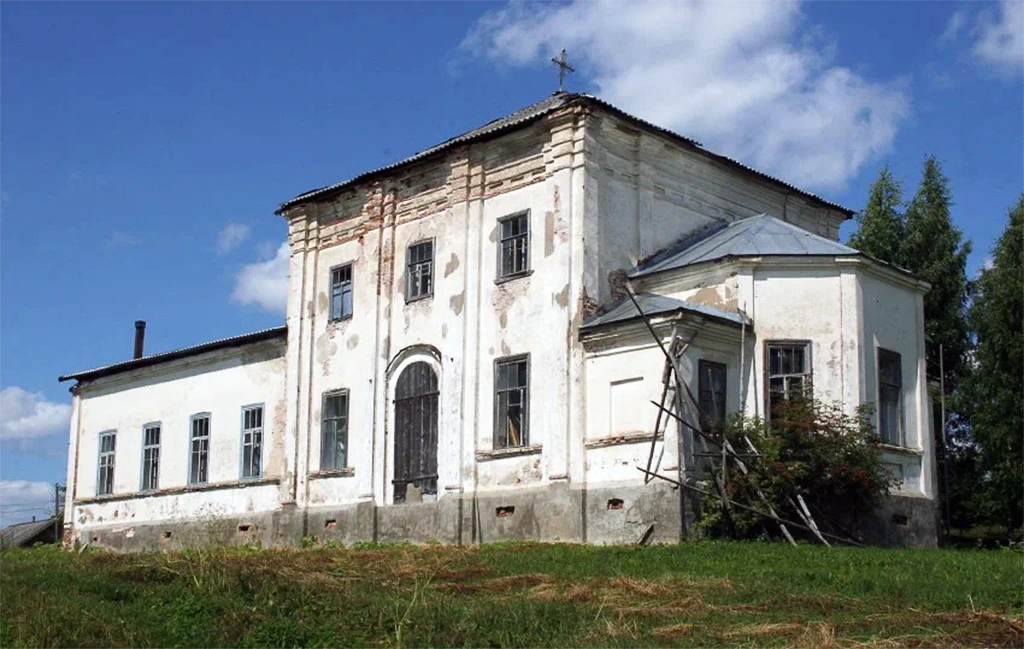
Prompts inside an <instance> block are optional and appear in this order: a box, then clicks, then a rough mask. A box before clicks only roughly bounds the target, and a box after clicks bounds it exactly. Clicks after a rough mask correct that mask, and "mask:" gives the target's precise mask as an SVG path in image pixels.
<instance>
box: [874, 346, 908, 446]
mask: <svg viewBox="0 0 1024 649" xmlns="http://www.w3.org/2000/svg"><path fill="white" fill-rule="evenodd" d="M902 397H903V369H902V367H901V358H900V355H899V354H897V353H896V352H892V351H889V350H888V349H879V350H878V434H879V435H880V436H881V437H882V441H883V442H885V443H886V444H894V445H896V446H901V445H902V444H903V399H902Z"/></svg>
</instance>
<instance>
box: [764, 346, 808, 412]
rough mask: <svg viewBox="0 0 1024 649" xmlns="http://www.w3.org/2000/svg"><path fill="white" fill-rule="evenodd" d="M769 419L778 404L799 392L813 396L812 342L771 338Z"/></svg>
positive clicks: (769, 351) (769, 356)
mask: <svg viewBox="0 0 1024 649" xmlns="http://www.w3.org/2000/svg"><path fill="white" fill-rule="evenodd" d="M767 356H768V409H767V410H768V419H769V420H770V419H771V418H772V417H773V416H774V415H775V413H776V411H777V410H778V408H779V406H781V405H782V404H784V403H786V402H787V401H789V400H790V399H793V398H794V397H797V396H802V397H809V396H811V344H810V343H809V342H769V343H767Z"/></svg>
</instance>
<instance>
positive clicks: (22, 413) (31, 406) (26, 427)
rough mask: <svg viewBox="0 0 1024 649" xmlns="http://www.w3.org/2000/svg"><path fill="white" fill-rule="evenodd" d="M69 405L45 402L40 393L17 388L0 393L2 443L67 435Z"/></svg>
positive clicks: (0, 433) (0, 435)
mask: <svg viewBox="0 0 1024 649" xmlns="http://www.w3.org/2000/svg"><path fill="white" fill-rule="evenodd" d="M70 421H71V406H70V405H69V404H66V403H56V402H53V401H47V400H46V397H45V396H44V395H43V393H42V392H28V391H27V390H23V389H21V388H19V387H18V386H16V385H15V386H11V387H7V388H4V389H3V390H0V439H2V440H4V441H8V440H18V439H29V438H35V437H45V436H46V435H53V434H58V433H59V434H63V435H67V433H68V425H69V424H70Z"/></svg>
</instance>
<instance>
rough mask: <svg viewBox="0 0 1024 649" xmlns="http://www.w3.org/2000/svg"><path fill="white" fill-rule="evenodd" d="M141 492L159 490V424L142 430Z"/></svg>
mask: <svg viewBox="0 0 1024 649" xmlns="http://www.w3.org/2000/svg"><path fill="white" fill-rule="evenodd" d="M142 437H143V439H142V490H143V491H152V490H154V489H159V488H160V424H147V425H146V426H145V427H144V428H143V429H142Z"/></svg>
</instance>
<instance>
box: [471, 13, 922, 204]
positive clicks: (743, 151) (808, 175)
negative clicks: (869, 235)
mask: <svg viewBox="0 0 1024 649" xmlns="http://www.w3.org/2000/svg"><path fill="white" fill-rule="evenodd" d="M801 20H802V19H801V15H800V11H799V4H798V3H797V2H795V1H793V0H787V1H776V0H765V1H761V2H742V3H741V2H713V1H705V0H688V1H686V2H661V1H655V2H639V3H636V4H630V5H628V6H626V5H624V3H621V2H617V1H615V0H600V1H587V0H576V1H575V2H572V3H571V4H568V5H562V4H559V5H554V4H550V5H549V4H543V5H531V4H520V3H513V4H510V5H507V6H506V7H505V8H503V9H500V10H496V11H492V12H490V13H488V14H486V15H484V16H483V17H482V18H481V19H480V20H479V21H478V22H477V23H476V24H475V25H474V26H473V28H471V30H470V32H469V33H468V34H467V36H466V37H465V39H464V40H463V42H462V45H461V48H460V49H461V50H462V51H463V52H464V53H469V54H471V55H476V56H485V57H487V58H490V59H492V60H494V61H501V62H507V63H508V64H511V65H520V66H521V65H528V64H533V63H541V64H544V65H550V64H548V63H547V61H548V58H549V57H550V56H551V55H552V54H553V53H554V52H556V51H558V50H560V49H561V48H562V47H566V48H568V50H569V55H570V62H574V63H576V64H578V65H577V67H578V69H580V71H581V74H583V73H589V75H590V76H591V77H592V80H593V85H594V86H595V87H596V90H597V94H598V95H600V96H601V97H602V98H604V99H606V100H608V101H610V102H612V103H613V104H616V105H617V106H620V107H621V108H623V109H625V110H627V111H629V112H631V113H634V114H636V115H638V116H640V117H643V118H645V119H647V120H650V121H652V122H654V123H656V124H659V125H662V126H665V127H668V128H670V129H672V130H675V131H677V132H680V133H682V134H684V135H687V136H690V137H693V138H695V139H697V140H700V141H702V142H704V143H706V144H707V145H708V146H709V148H711V149H713V150H717V151H720V152H722V153H724V154H726V155H729V156H733V157H736V158H739V159H740V160H742V161H744V162H746V163H748V164H751V165H752V166H755V167H757V168H759V169H762V170H764V171H768V172H771V173H774V174H777V175H779V176H781V177H782V178H784V179H785V180H788V181H790V182H793V183H796V184H798V185H803V186H807V187H840V186H842V185H843V184H844V183H845V182H846V181H848V180H850V179H851V178H852V177H853V176H854V175H855V174H856V173H857V171H858V170H859V169H860V168H861V167H862V166H863V165H864V164H866V163H867V162H869V161H870V160H872V159H873V158H876V157H878V156H880V155H881V154H883V153H884V152H886V151H887V150H888V149H889V147H890V145H891V144H892V140H893V137H894V136H895V134H896V130H897V127H898V126H899V124H900V122H901V121H902V119H903V118H904V117H905V116H906V115H907V113H908V112H909V105H910V101H909V97H908V96H907V93H906V92H905V90H904V89H903V88H902V84H901V83H899V82H893V81H888V82H876V81H871V80H868V79H865V78H864V77H862V76H861V75H859V74H857V73H855V72H853V71H852V70H850V69H848V68H845V67H842V66H836V65H832V64H831V52H832V51H833V50H834V45H833V44H831V43H825V44H823V43H821V42H820V41H816V39H817V38H818V33H819V32H820V30H818V29H815V28H814V27H813V26H810V27H808V28H806V29H800V28H801ZM577 84H579V82H577ZM571 87H572V86H571V85H570V88H571Z"/></svg>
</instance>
